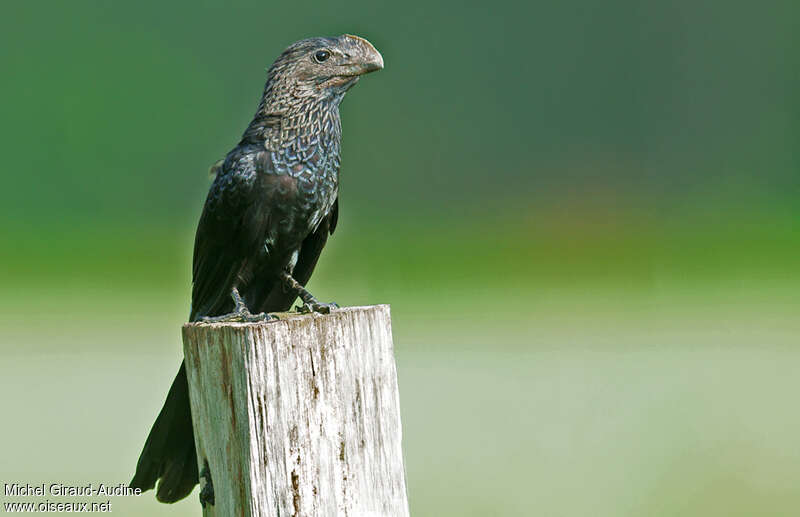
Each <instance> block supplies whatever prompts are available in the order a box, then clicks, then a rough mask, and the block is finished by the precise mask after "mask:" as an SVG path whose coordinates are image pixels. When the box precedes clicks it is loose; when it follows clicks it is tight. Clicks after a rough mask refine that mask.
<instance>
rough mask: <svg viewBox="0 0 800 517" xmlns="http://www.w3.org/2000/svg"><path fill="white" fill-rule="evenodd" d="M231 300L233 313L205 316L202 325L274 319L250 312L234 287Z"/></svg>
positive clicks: (261, 313)
mask: <svg viewBox="0 0 800 517" xmlns="http://www.w3.org/2000/svg"><path fill="white" fill-rule="evenodd" d="M231 298H233V303H234V309H233V312H229V313H228V314H223V315H221V316H205V317H203V318H202V320H201V321H203V322H204V323H251V322H259V321H270V320H273V319H275V317H274V316H271V315H269V314H267V313H266V312H259V313H258V314H253V313H252V312H250V310H249V309H248V308H247V305H245V303H244V300H242V296H241V295H240V294H239V290H238V289H237V288H235V287H234V288H233V289H232V290H231Z"/></svg>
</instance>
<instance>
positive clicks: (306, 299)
mask: <svg viewBox="0 0 800 517" xmlns="http://www.w3.org/2000/svg"><path fill="white" fill-rule="evenodd" d="M281 279H282V280H283V285H284V286H285V287H286V288H287V289H290V290H292V291H294V292H296V293H297V295H298V296H299V297H300V299H301V300H303V305H298V306H297V307H295V310H297V312H299V313H302V314H306V313H309V312H318V313H320V314H330V313H331V310H332V309H338V308H339V306H338V305H337V304H335V303H321V302H320V301H319V300H317V299H316V298H314V295H312V294H311V293H309V292H308V290H306V288H305V287H303V286H302V285H300V282H298V281H297V280H295V279H294V278H292V275H290V274H289V273H283V275H282V277H281Z"/></svg>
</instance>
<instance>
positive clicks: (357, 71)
mask: <svg viewBox="0 0 800 517" xmlns="http://www.w3.org/2000/svg"><path fill="white" fill-rule="evenodd" d="M342 38H346V39H347V42H348V46H349V47H351V48H352V49H353V51H354V52H353V60H352V61H351V62H350V64H349V66H350V67H352V68H350V70H349V72H350V75H363V74H368V73H370V72H374V71H376V70H381V69H382V68H383V56H382V55H381V53H380V52H378V51H377V49H376V48H375V47H374V46H372V43H370V42H369V41H367V40H365V39H364V38H361V37H359V36H353V35H352V34H345V35H344V36H342Z"/></svg>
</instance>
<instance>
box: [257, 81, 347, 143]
mask: <svg viewBox="0 0 800 517" xmlns="http://www.w3.org/2000/svg"><path fill="white" fill-rule="evenodd" d="M283 100H284V99H269V98H265V99H264V100H263V101H262V102H261V104H260V105H259V107H258V110H257V111H256V115H255V117H254V118H253V121H252V122H251V123H250V125H249V126H248V128H247V130H246V131H245V133H244V135H243V137H242V141H243V142H245V141H246V142H247V143H251V144H263V145H264V147H266V148H267V149H268V150H270V151H282V150H284V149H286V150H290V151H291V150H295V151H296V150H307V149H309V148H314V147H319V148H321V149H322V150H323V151H338V149H339V144H340V142H341V133H342V125H341V119H340V118H339V101H340V100H341V99H319V98H316V97H314V96H311V95H309V96H306V97H303V98H299V99H298V98H293V99H291V102H282V101H283Z"/></svg>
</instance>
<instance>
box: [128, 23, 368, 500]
mask: <svg viewBox="0 0 800 517" xmlns="http://www.w3.org/2000/svg"><path fill="white" fill-rule="evenodd" d="M382 68H383V57H382V56H381V54H380V52H378V51H377V50H376V49H375V47H374V46H373V45H372V44H371V43H370V42H369V41H367V40H366V39H364V38H361V37H359V36H354V35H350V34H343V35H341V36H338V37H315V38H308V39H303V40H300V41H297V42H295V43H293V44H291V45H289V46H288V47H287V48H286V49H285V50H284V51H283V52H282V53H281V54H280V55H279V57H278V58H277V59H276V60H275V62H274V63H273V64H272V66H271V67H270V68H269V69H268V72H267V81H266V84H265V86H264V92H263V95H262V96H261V100H260V102H259V104H258V107H257V109H256V113H255V116H254V117H253V119H252V121H251V122H250V124H249V125H248V126H247V128H246V129H245V131H244V133H243V135H242V138H241V140H240V141H239V143H238V144H237V145H236V146H235V147H234V148H233V149H232V150H231V151H230V152H229V153H228V154H227V155H226V156H225V158H224V159H223V160H220V161H219V162H217V163H215V164H214V166H213V167H212V169H211V172H212V175H213V177H214V180H213V182H212V184H211V187H210V188H209V192H208V196H207V198H206V201H205V204H204V206H203V210H202V214H201V215H200V220H199V222H198V225H197V232H196V234H195V241H194V253H193V259H192V299H191V310H190V314H189V320H190V321H192V322H198V321H201V322H202V321H206V322H220V321H266V320H269V319H271V318H272V316H270V314H269V313H271V312H282V311H288V310H289V309H291V307H292V304H293V303H294V301H295V300H296V299H297V297H298V296H299V297H300V298H301V300H302V301H303V305H302V307H301V309H302V310H303V311H315V312H321V313H326V312H330V310H331V309H334V308H336V304H332V303H322V302H320V301H319V300H317V299H316V298H315V297H314V296H313V295H312V294H311V293H310V292H308V291H307V290H306V289H305V287H304V286H305V285H306V283H307V282H308V280H309V278H310V277H311V274H312V272H313V270H314V267H315V266H316V264H317V260H318V258H319V256H320V253H321V252H322V249H323V247H324V246H325V243H326V242H327V240H328V236H329V235H331V234H333V232H334V230H335V229H336V224H337V220H338V217H339V201H338V197H339V196H338V194H339V188H338V187H339V168H340V146H341V136H342V129H341V119H340V115H339V105H340V103H341V101H342V99H343V97H344V95H345V93H347V91H348V90H349V89H350V88H351V87H352V86H353V85H355V84H356V83H357V82H358V81H359V78H360V77H361V76H362V75H364V74H367V73H369V72H373V71H376V70H380V69H382ZM201 476H202V477H205V478H206V485H205V486H204V487H203V489H202V490H201V493H200V498H201V503H203V505H204V506H205V504H207V503H211V504H213V485H212V484H211V475H210V473H209V472H208V471H207V468H205V467H204V468H202V469H200V471H199V472H198V465H197V456H196V452H195V443H194V434H193V429H192V419H191V412H190V406H189V388H188V384H187V379H186V368H185V364H184V363H183V362H182V363H181V366H180V369H179V370H178V374H177V376H176V377H175V380H174V381H173V383H172V386H171V387H170V389H169V392H168V394H167V398H166V401H165V402H164V406H163V408H162V409H161V411H160V413H159V414H158V417H157V418H156V420H155V423H154V424H153V426H152V428H151V430H150V433H149V435H148V437H147V440H146V442H145V445H144V447H143V449H142V452H141V455H140V457H139V460H138V462H137V465H136V472H135V474H134V477H133V479H132V480H131V482H130V487H131V488H139V489H140V490H141V491H142V492H145V491H147V490H150V489H153V488H155V487H156V484H157V485H158V486H157V488H156V499H158V500H159V501H161V502H164V503H173V502H176V501H179V500H181V499H183V498H185V497H186V496H187V495H189V493H190V492H191V491H192V489H193V488H194V486H195V485H197V484H198V482H199V478H200V477H201ZM206 487H211V493H206Z"/></svg>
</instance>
